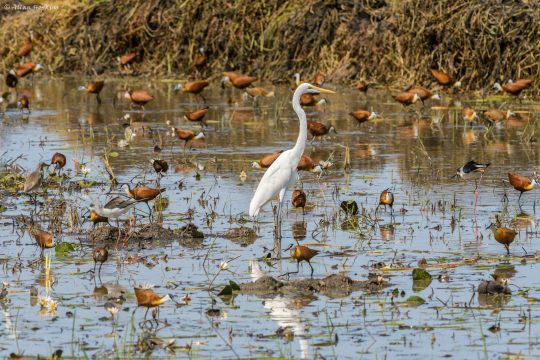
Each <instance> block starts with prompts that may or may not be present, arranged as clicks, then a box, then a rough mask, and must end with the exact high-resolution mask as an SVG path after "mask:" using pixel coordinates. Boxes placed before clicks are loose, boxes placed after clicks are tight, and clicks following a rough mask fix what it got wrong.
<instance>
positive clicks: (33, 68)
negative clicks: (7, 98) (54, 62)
mask: <svg viewBox="0 0 540 360" xmlns="http://www.w3.org/2000/svg"><path fill="white" fill-rule="evenodd" d="M42 69H43V65H41V64H34V63H25V64H21V65H19V66H17V67H16V68H15V74H16V75H17V76H18V77H20V78H23V77H25V76H26V75H29V74H35V73H36V72H38V71H40V70H42Z"/></svg>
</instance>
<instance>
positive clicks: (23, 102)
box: [17, 94, 31, 114]
mask: <svg viewBox="0 0 540 360" xmlns="http://www.w3.org/2000/svg"><path fill="white" fill-rule="evenodd" d="M17 108H19V110H21V112H24V109H26V111H28V113H29V114H30V113H31V111H30V99H29V98H28V96H26V95H24V94H22V95H21V96H19V99H18V100H17Z"/></svg>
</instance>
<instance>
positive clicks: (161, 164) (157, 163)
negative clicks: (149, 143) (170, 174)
mask: <svg viewBox="0 0 540 360" xmlns="http://www.w3.org/2000/svg"><path fill="white" fill-rule="evenodd" d="M150 164H152V167H153V168H154V171H155V172H156V174H158V178H161V176H163V173H166V172H167V171H168V170H169V164H168V163H167V162H166V161H165V160H161V159H151V160H150Z"/></svg>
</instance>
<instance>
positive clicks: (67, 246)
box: [54, 242, 75, 255]
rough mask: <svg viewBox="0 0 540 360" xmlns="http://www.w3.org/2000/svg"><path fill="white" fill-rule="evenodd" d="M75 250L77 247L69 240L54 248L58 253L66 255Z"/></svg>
mask: <svg viewBox="0 0 540 360" xmlns="http://www.w3.org/2000/svg"><path fill="white" fill-rule="evenodd" d="M74 250H75V248H74V247H73V245H72V244H71V243H68V242H61V243H58V244H57V245H56V247H55V249H54V251H55V253H56V255H66V254H69V253H70V252H72V251H74Z"/></svg>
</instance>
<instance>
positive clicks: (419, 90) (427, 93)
mask: <svg viewBox="0 0 540 360" xmlns="http://www.w3.org/2000/svg"><path fill="white" fill-rule="evenodd" d="M407 92H410V93H413V94H418V96H420V101H422V105H423V104H424V101H426V100H441V96H440V95H439V94H434V93H433V92H432V91H431V90H428V89H426V88H424V87H421V86H416V87H413V88H411V89H409V90H407Z"/></svg>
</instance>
